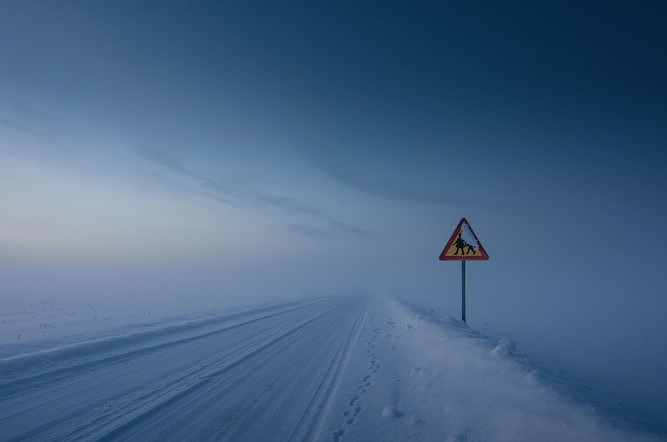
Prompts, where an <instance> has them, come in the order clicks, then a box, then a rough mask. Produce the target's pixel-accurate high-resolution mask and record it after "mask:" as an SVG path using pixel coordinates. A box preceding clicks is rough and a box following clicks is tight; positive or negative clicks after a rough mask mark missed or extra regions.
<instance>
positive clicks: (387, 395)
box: [0, 297, 664, 442]
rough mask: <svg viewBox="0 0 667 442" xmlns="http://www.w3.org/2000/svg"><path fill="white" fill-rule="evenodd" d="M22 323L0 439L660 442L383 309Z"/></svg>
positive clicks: (483, 341)
mask: <svg viewBox="0 0 667 442" xmlns="http://www.w3.org/2000/svg"><path fill="white" fill-rule="evenodd" d="M28 316H29V315H28ZM28 316H26V315H24V317H22V316H21V315H20V314H17V315H15V316H14V317H12V316H5V317H4V318H3V319H2V322H1V323H0V331H2V333H3V338H2V339H3V340H2V341H0V439H2V440H80V439H85V440H142V441H143V440H161V441H163V440H230V441H238V440H256V441H266V440H334V441H341V440H353V441H354V440H359V441H361V440H363V441H400V440H424V441H513V442H514V441H566V440H567V441H644V440H664V439H662V438H661V436H660V435H658V434H655V433H650V432H648V431H647V430H645V429H642V428H640V427H638V426H633V425H630V424H629V423H628V422H624V421H623V420H622V419H620V420H619V419H618V418H614V419H612V418H610V417H608V416H607V415H605V414H603V413H601V412H600V411H599V410H598V409H597V408H595V407H594V406H592V405H590V403H588V402H586V401H582V400H581V399H580V398H576V397H575V396H573V395H568V394H567V393H565V392H564V390H563V389H559V388H556V387H555V386H554V385H553V383H552V382H551V381H550V380H549V379H548V377H546V376H543V374H542V373H541V372H540V371H539V370H536V369H535V368H533V367H531V366H530V365H529V364H526V363H525V362H523V360H522V359H521V358H518V357H516V355H515V354H514V346H513V344H512V342H510V341H499V342H496V341H493V340H491V339H489V338H486V337H484V336H482V335H480V334H478V333H476V332H474V331H472V330H470V329H469V328H468V327H467V326H466V325H465V324H463V323H461V322H459V321H456V320H454V319H451V318H450V319H447V320H438V319H436V318H433V317H432V316H429V314H428V313H424V312H419V311H417V310H416V309H414V308H412V307H408V306H406V305H404V304H401V303H399V302H397V301H394V300H390V299H385V298H363V297H329V298H320V299H310V300H301V301H293V302H289V303H282V304H275V305H269V306H262V307H257V308H252V309H246V310H240V311H236V312H232V313H225V314H208V315H202V314H199V315H191V316H187V315H182V316H180V317H178V316H173V317H172V319H170V320H166V319H165V317H161V318H160V320H157V319H155V318H154V319H150V320H148V319H147V318H146V317H143V318H137V317H133V319H132V320H125V321H120V323H121V325H122V327H121V326H119V325H118V322H116V323H114V324H115V327H112V328H109V330H113V331H109V332H108V333H106V334H105V333H103V332H102V331H103V328H100V327H99V326H97V325H96V326H95V327H92V326H91V327H90V331H89V333H88V335H86V333H85V329H86V327H85V326H82V325H81V321H78V322H77V321H74V322H73V323H72V324H70V327H69V328H68V327H67V326H66V324H65V323H63V322H62V321H60V322H59V320H58V318H61V319H62V317H66V316H67V315H60V316H58V315H54V316H53V317H52V320H54V321H55V322H54V323H58V324H60V325H61V327H60V330H61V333H59V334H58V336H52V335H48V333H46V332H44V333H43V335H44V336H42V334H41V333H37V334H35V335H34V336H32V338H31V337H30V336H29V335H30V333H28V335H25V334H24V337H23V343H21V342H20V341H21V337H20V336H19V335H20V333H18V332H16V330H15V329H14V330H12V327H18V326H19V325H20V326H21V327H26V330H33V329H34V327H33V328H30V327H27V325H26V324H27V323H26V318H27V317H28ZM144 316H146V315H144ZM33 317H34V318H36V320H41V316H39V315H33ZM12 318H15V319H16V318H18V319H16V320H13V319H12ZM132 321H137V322H132ZM28 322H29V321H28ZM94 322H95V323H96V324H97V321H94ZM42 323H43V322H42ZM90 324H92V323H90ZM41 328H42V329H43V328H46V327H44V326H41ZM56 328H58V327H56ZM38 329H39V328H38ZM42 331H43V330H42ZM24 333H25V332H24ZM10 335H11V338H9V337H8V336H10ZM40 336H42V337H43V338H44V339H40ZM47 337H48V339H47ZM14 339H15V340H16V341H17V342H12V341H13V340H14Z"/></svg>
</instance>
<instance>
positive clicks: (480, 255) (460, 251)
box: [440, 218, 489, 261]
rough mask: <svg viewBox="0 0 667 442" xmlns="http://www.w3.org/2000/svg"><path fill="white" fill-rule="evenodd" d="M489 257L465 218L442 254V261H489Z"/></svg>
mask: <svg viewBox="0 0 667 442" xmlns="http://www.w3.org/2000/svg"><path fill="white" fill-rule="evenodd" d="M487 259H489V255H488V254H487V253H486V250H484V247H482V244H481V243H480V242H479V239H477V235H475V232H473V230H472V228H471V227H470V224H468V221H467V220H466V219H465V218H463V219H461V222H459V225H458V226H456V229H455V230H454V233H452V237H451V238H449V241H447V245H446V246H445V248H444V249H443V251H442V253H441V254H440V260H441V261H448V260H454V261H464V260H466V261H467V260H487Z"/></svg>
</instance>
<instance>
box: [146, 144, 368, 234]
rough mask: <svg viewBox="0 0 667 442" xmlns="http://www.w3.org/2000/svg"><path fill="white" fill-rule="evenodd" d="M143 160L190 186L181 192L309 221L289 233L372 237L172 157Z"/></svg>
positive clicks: (149, 151) (153, 153) (149, 155)
mask: <svg viewBox="0 0 667 442" xmlns="http://www.w3.org/2000/svg"><path fill="white" fill-rule="evenodd" d="M139 152H140V154H141V155H142V156H143V158H144V159H146V160H148V161H149V162H151V163H152V164H154V165H157V166H159V167H160V168H162V169H164V170H165V171H167V172H169V175H170V176H174V177H175V178H176V179H177V180H178V181H179V182H183V181H185V182H186V183H187V185H181V188H183V189H187V190H188V191H190V192H194V193H197V194H199V195H201V196H204V197H207V198H209V199H212V200H214V201H216V202H219V203H224V204H228V205H234V206H249V207H251V208H253V209H256V210H264V211H266V210H278V211H280V212H283V213H284V214H286V215H297V216H301V217H303V218H304V219H305V220H307V221H309V222H307V223H299V224H293V223H288V224H285V225H284V227H285V228H287V230H290V231H292V232H295V233H298V234H300V235H302V236H306V237H311V238H312V237H324V236H327V235H328V234H329V233H338V234H346V235H352V236H356V237H362V238H369V237H371V235H370V233H369V232H367V231H366V230H365V229H363V228H361V227H358V226H355V225H353V224H350V223H347V222H345V221H341V220H340V219H338V218H337V217H335V216H334V215H332V214H331V213H329V212H328V211H327V210H325V209H323V208H321V207H315V206H312V205H309V204H306V203H304V202H302V201H300V200H298V199H295V198H292V197H288V196H283V195H275V194H272V193H269V192H266V191H263V190H261V189H257V188H249V187H246V186H243V185H242V184H241V183H239V182H238V181H233V182H232V181H223V180H221V179H212V178H210V177H207V176H205V175H202V174H200V173H197V172H195V171H194V170H192V169H189V168H188V167H186V166H185V165H184V164H183V163H181V162H179V161H178V160H177V159H176V158H174V157H173V156H170V155H167V154H166V153H164V152H162V151H159V150H156V149H154V148H150V147H145V146H144V147H141V148H140V149H139Z"/></svg>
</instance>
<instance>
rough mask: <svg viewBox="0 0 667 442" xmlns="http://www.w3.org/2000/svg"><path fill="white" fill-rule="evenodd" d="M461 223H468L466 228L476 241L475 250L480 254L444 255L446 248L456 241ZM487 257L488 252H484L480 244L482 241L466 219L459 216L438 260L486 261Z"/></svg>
mask: <svg viewBox="0 0 667 442" xmlns="http://www.w3.org/2000/svg"><path fill="white" fill-rule="evenodd" d="M463 223H466V224H467V225H468V228H469V229H470V231H471V232H472V236H474V237H475V240H476V241H477V244H478V245H479V247H478V248H477V250H478V251H479V252H480V253H481V255H473V256H466V255H463V256H445V253H447V250H449V248H450V247H451V246H452V244H454V241H456V237H457V233H459V231H460V230H461V226H463ZM488 259H489V254H488V253H486V250H484V246H482V243H481V242H480V241H479V238H477V235H476V234H475V231H474V230H473V229H472V227H471V226H470V223H469V222H468V220H467V219H465V218H461V221H459V224H458V225H457V226H456V229H454V233H452V236H451V238H449V241H447V245H446V246H445V248H444V249H443V250H442V252H441V253H440V261H486V260H488Z"/></svg>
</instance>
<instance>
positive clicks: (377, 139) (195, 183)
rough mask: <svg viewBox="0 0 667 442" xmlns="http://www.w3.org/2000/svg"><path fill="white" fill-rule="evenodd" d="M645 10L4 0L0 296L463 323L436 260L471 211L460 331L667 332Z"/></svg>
mask: <svg viewBox="0 0 667 442" xmlns="http://www.w3.org/2000/svg"><path fill="white" fill-rule="evenodd" d="M664 12H665V11H664V6H662V5H660V4H657V3H655V2H633V3H632V4H630V3H627V2H586V4H581V3H580V2H557V3H554V4H548V5H547V4H541V3H539V4H537V3H535V2H520V1H518V2H503V3H502V4H499V3H497V2H473V3H470V2H468V3H461V2H458V3H456V2H433V3H429V2H334V3H329V4H322V3H321V2H296V3H288V4H283V3H276V2H164V1H156V2H151V1H142V2H130V1H127V2H84V1H80V2H77V1H48V2H47V1H44V2H36V1H6V2H2V5H0V57H1V59H2V65H1V67H0V215H1V216H0V262H1V263H2V267H3V270H2V272H3V274H2V278H3V280H4V283H3V287H4V288H3V291H4V292H5V294H6V295H7V296H27V295H29V294H31V295H39V296H60V295H63V296H65V295H67V294H77V295H81V296H96V295H99V294H100V293H103V294H105V296H106V295H113V296H121V295H120V294H121V293H122V294H127V293H130V294H131V295H132V296H138V295H145V296H148V295H149V294H150V295H151V296H160V295H162V294H166V293H169V294H170V295H171V296H184V293H186V292H187V293H188V296H193V295H195V294H207V295H213V296H238V295H243V296H248V297H249V298H250V297H252V296H276V295H279V294H327V293H340V292H369V293H380V294H392V295H399V296H404V297H411V298H414V299H415V300H419V301H420V302H427V303H431V304H434V305H437V306H438V308H440V309H441V310H443V311H445V312H451V314H452V315H458V308H459V307H458V302H459V301H458V290H459V274H458V272H459V267H458V266H457V265H456V264H455V263H441V262H439V261H438V260H437V257H438V255H439V253H440V251H441V249H442V247H443V246H444V244H445V243H446V241H447V239H448V238H449V235H450V234H451V231H452V230H453V229H454V227H455V226H456V224H457V223H458V221H459V220H460V218H461V217H467V219H468V220H469V221H470V223H471V225H472V226H473V228H474V229H475V231H476V233H477V235H478V237H479V238H480V240H481V241H482V243H483V244H484V246H485V248H486V250H487V251H488V252H489V254H490V255H491V260H490V261H488V262H483V263H473V264H471V265H470V266H469V267H470V269H469V273H468V275H469V276H468V278H469V295H470V300H469V312H468V315H469V318H470V319H471V320H472V321H478V322H485V323H490V324H499V326H500V325H511V324H522V323H525V324H532V325H534V326H542V327H545V328H551V329H553V328H558V327H561V328H563V329H568V328H570V327H571V324H570V322H572V323H576V324H578V327H583V331H584V332H590V331H591V330H593V329H596V330H597V329H598V328H600V327H602V329H604V330H612V329H614V324H615V323H617V321H622V320H624V319H628V320H631V321H637V328H636V329H635V333H636V336H635V338H636V339H644V338H646V337H647V336H649V337H650V336H656V335H661V334H662V333H663V332H664V331H665V326H663V325H661V324H662V322H663V320H662V316H663V314H662V313H659V312H664V311H665V308H666V307H667V301H665V296H664V294H665V289H666V284H665V276H664V270H665V265H666V264H667V259H666V258H665V254H664V250H665V249H666V247H667V235H666V234H665V229H664V225H665V221H666V220H667V216H666V215H667V209H666V208H665V203H664V195H663V194H664V192H665V190H667V174H666V173H665V165H666V164H667V162H666V160H667V154H666V152H667V127H666V126H665V121H667V106H666V105H665V103H667V87H666V84H665V81H664V79H665V78H667V61H666V58H665V54H666V51H665V50H666V49H667V48H666V45H667V35H666V33H667V31H666V29H665V27H664V26H663V23H662V17H664ZM590 318H596V319H595V320H594V321H592V320H591V319H590ZM633 339H634V338H633ZM664 359H665V358H663V359H662V360H663V362H664Z"/></svg>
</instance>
